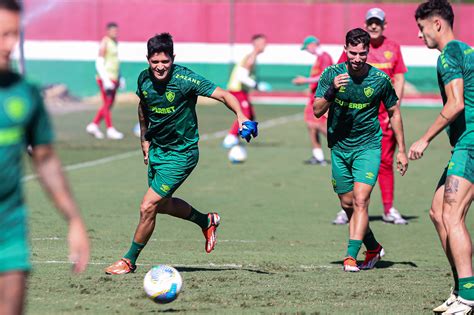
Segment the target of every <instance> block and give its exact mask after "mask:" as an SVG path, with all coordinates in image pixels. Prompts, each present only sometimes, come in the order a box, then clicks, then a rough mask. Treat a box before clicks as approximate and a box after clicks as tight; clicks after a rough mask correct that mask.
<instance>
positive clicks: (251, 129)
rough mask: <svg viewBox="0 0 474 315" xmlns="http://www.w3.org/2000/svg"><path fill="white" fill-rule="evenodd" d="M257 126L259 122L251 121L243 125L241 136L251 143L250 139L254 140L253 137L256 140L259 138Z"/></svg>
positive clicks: (240, 131)
mask: <svg viewBox="0 0 474 315" xmlns="http://www.w3.org/2000/svg"><path fill="white" fill-rule="evenodd" d="M257 125H258V122H256V121H251V120H248V121H246V122H244V123H242V129H240V130H239V134H240V136H241V137H242V138H243V139H245V140H247V142H250V139H252V137H254V138H256V137H257V136H258V128H257Z"/></svg>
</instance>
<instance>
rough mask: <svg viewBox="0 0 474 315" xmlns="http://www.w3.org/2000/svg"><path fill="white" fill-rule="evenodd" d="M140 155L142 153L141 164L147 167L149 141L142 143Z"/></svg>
mask: <svg viewBox="0 0 474 315" xmlns="http://www.w3.org/2000/svg"><path fill="white" fill-rule="evenodd" d="M141 144H142V153H143V163H145V165H148V151H149V149H150V142H149V141H142V142H141Z"/></svg>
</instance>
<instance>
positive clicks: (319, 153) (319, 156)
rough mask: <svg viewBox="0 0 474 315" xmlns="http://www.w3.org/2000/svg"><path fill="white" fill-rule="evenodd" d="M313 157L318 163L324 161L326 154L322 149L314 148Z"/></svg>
mask: <svg viewBox="0 0 474 315" xmlns="http://www.w3.org/2000/svg"><path fill="white" fill-rule="evenodd" d="M313 156H314V157H315V158H316V160H318V161H324V153H323V150H322V149H321V148H314V149H313Z"/></svg>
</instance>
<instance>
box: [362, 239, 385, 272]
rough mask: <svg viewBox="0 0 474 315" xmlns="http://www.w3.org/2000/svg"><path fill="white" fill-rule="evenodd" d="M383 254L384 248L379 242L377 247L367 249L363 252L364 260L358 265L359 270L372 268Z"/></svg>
mask: <svg viewBox="0 0 474 315" xmlns="http://www.w3.org/2000/svg"><path fill="white" fill-rule="evenodd" d="M383 256H385V250H384V249H383V247H382V246H381V245H380V244H379V247H378V248H377V249H375V250H368V251H366V252H365V260H364V262H363V263H362V264H361V265H360V266H359V268H360V269H361V270H368V269H372V268H374V267H375V264H376V263H377V262H378V261H380V259H382V257H383Z"/></svg>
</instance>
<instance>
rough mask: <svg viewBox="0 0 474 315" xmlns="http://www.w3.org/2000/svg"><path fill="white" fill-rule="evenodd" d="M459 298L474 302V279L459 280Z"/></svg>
mask: <svg viewBox="0 0 474 315" xmlns="http://www.w3.org/2000/svg"><path fill="white" fill-rule="evenodd" d="M459 296H460V297H462V298H463V299H465V300H469V301H473V302H474V277H468V278H459Z"/></svg>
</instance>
